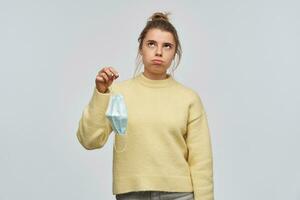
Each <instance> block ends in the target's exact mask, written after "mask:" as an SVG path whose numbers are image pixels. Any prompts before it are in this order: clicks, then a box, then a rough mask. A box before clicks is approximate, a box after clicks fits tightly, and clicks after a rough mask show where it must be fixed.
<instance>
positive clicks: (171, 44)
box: [146, 40, 174, 46]
mask: <svg viewBox="0 0 300 200" xmlns="http://www.w3.org/2000/svg"><path fill="white" fill-rule="evenodd" d="M146 42H147V43H148V42H153V43H157V42H156V41H155V40H147V41H146ZM164 44H168V45H170V46H174V44H173V43H170V42H164Z"/></svg>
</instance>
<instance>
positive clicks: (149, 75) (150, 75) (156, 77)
mask: <svg viewBox="0 0 300 200" xmlns="http://www.w3.org/2000/svg"><path fill="white" fill-rule="evenodd" d="M143 74H144V76H145V77H147V78H149V79H152V80H163V79H167V78H168V77H169V76H168V75H167V73H166V72H165V73H162V74H153V73H149V72H148V71H147V70H144V72H143Z"/></svg>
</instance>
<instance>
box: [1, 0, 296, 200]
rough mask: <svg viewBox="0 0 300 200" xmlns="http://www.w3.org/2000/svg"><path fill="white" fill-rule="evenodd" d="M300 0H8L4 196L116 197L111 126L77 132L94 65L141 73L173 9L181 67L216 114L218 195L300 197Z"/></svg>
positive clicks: (178, 74) (4, 17)
mask: <svg viewBox="0 0 300 200" xmlns="http://www.w3.org/2000/svg"><path fill="white" fill-rule="evenodd" d="M299 9H300V4H299V2H297V1H296V0H294V1H292V0H286V1H278V0H275V1H271V0H260V1H258V0H255V1H233V0H229V1H220V0H219V1H206V2H205V1H201V2H200V1H154V0H153V1H137V0H135V1H126V2H125V1H76V0H75V1H74V0H73V1H68V0H60V1H57V0H56V1H55V0H53V1H33V0H29V1H20V0H19V1H6V2H1V6H0V25H1V31H0V53H1V59H0V66H1V68H0V69H1V71H0V74H1V84H0V87H1V104H0V105H1V107H0V109H1V112H0V119H1V129H0V131H1V132H0V134H1V140H0V188H1V189H0V199H1V200H19V199H26V200H27V199H28V200H40V199H43V200H48V199H49V200H52V199H72V200H77V199H78V200H82V199H101V200H109V199H111V200H113V199H114V196H113V195H112V152H113V137H110V138H109V140H108V142H107V143H106V145H105V146H104V147H103V148H102V149H97V150H92V151H87V150H85V149H84V148H83V147H82V146H81V145H80V144H79V142H78V141H77V138H76V131H77V127H78V122H79V119H80V117H81V113H82V111H83V108H84V106H85V105H86V104H87V103H88V101H89V100H90V97H91V95H92V91H93V88H94V79H95V76H96V74H97V72H98V70H100V69H101V68H102V67H104V66H106V65H109V66H113V67H115V68H116V69H117V70H118V71H119V73H120V78H119V79H118V80H117V81H119V80H125V79H129V78H131V77H132V75H133V72H134V69H135V56H136V53H137V47H138V42H137V39H138V36H139V34H140V32H141V31H142V29H143V27H144V26H145V24H146V20H147V18H148V17H149V16H151V14H152V13H153V12H155V11H170V12H171V13H172V15H170V20H171V22H172V23H173V25H174V26H175V27H176V28H177V31H178V34H179V37H180V40H181V43H182V48H183V57H182V61H181V63H180V65H179V68H178V69H177V71H175V78H176V79H177V80H178V81H180V82H181V83H183V84H185V85H186V86H189V87H192V88H193V89H195V90H196V91H197V92H198V93H199V94H200V96H201V98H202V100H203V103H204V106H205V108H206V111H207V114H208V120H209V125H210V129H211V138H212V143H213V156H214V181H215V198H216V200H241V199H243V200H254V199H255V200H266V199H267V200H271V199H272V200H283V199H284V200H299V199H300V170H299V169H300V161H299V152H300V147H299V140H300V137H299V134H300V128H299V115H300V107H299V103H300V93H299V91H300V81H299V73H300V70H299V67H300V61H299V53H300V51H299V50H300V49H299V46H300V39H299V35H300V23H299V22H300V14H299V13H300V12H299Z"/></svg>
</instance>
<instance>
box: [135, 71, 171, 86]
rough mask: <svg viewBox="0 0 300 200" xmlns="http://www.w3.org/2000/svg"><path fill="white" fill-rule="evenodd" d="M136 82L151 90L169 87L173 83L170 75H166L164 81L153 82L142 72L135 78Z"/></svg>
mask: <svg viewBox="0 0 300 200" xmlns="http://www.w3.org/2000/svg"><path fill="white" fill-rule="evenodd" d="M135 79H136V81H137V82H139V83H141V84H143V85H145V86H148V87H153V88H159V87H167V86H171V85H173V84H174V83H175V80H174V78H173V77H172V76H171V75H170V74H167V78H166V79H162V80H153V79H150V78H147V77H146V76H145V75H144V74H143V72H141V73H140V74H138V75H137V76H136V77H135Z"/></svg>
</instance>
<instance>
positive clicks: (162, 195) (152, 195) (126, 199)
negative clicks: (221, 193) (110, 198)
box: [116, 191, 194, 200]
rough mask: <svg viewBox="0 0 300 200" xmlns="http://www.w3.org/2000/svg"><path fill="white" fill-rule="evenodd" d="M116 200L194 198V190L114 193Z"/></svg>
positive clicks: (185, 199) (178, 199)
mask: <svg viewBox="0 0 300 200" xmlns="http://www.w3.org/2000/svg"><path fill="white" fill-rule="evenodd" d="M116 199H117V200H194V192H164V191H137V192H128V193H122V194H116Z"/></svg>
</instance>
